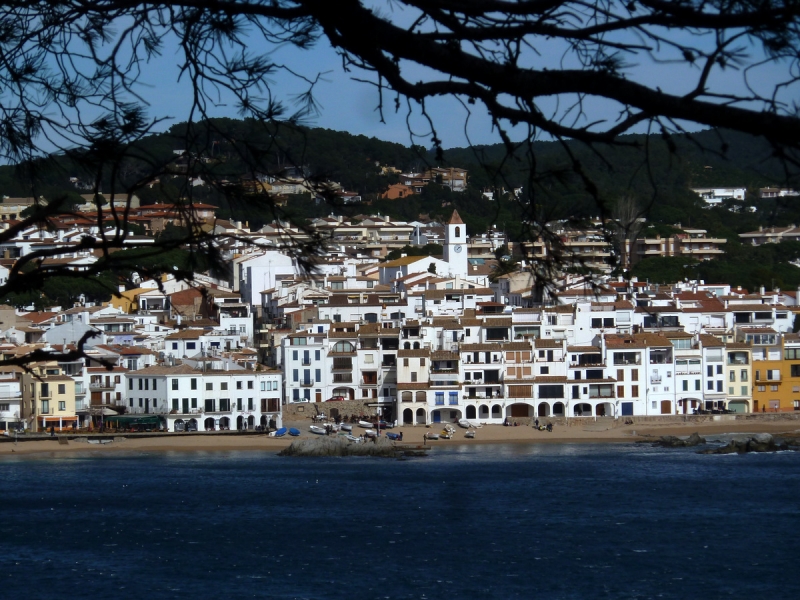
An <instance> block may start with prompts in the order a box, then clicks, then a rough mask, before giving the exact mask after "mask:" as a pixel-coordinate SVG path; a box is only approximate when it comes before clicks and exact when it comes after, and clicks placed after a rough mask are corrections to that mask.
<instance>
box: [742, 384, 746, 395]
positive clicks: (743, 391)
mask: <svg viewBox="0 0 800 600" xmlns="http://www.w3.org/2000/svg"><path fill="white" fill-rule="evenodd" d="M742 396H747V386H746V385H743V386H742Z"/></svg>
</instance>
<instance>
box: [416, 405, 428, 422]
mask: <svg viewBox="0 0 800 600" xmlns="http://www.w3.org/2000/svg"><path fill="white" fill-rule="evenodd" d="M427 421H428V420H427V418H426V416H425V409H424V408H418V409H417V425H425V424H427Z"/></svg>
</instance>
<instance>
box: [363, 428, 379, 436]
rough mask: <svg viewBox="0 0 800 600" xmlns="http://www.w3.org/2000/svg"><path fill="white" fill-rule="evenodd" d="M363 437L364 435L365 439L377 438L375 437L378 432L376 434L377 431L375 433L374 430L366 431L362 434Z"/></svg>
mask: <svg viewBox="0 0 800 600" xmlns="http://www.w3.org/2000/svg"><path fill="white" fill-rule="evenodd" d="M364 435H365V436H366V437H377V435H378V432H377V431H375V430H374V429H367V430H366V431H365V432H364Z"/></svg>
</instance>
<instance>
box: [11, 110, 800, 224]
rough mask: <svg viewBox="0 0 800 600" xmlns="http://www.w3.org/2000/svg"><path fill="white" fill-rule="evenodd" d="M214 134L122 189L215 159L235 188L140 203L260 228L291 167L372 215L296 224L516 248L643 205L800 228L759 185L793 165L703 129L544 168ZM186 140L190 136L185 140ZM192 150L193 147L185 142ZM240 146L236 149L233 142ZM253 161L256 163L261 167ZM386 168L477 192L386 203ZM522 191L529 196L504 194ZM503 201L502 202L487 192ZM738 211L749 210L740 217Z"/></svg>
mask: <svg viewBox="0 0 800 600" xmlns="http://www.w3.org/2000/svg"><path fill="white" fill-rule="evenodd" d="M208 125H209V126H204V125H203V124H201V125H195V126H193V127H194V128H193V129H192V130H191V131H187V125H186V124H178V125H175V126H173V127H172V128H170V129H169V130H168V131H166V132H164V133H161V134H157V135H152V136H149V137H147V138H144V139H143V140H142V141H141V142H139V143H138V145H137V146H136V147H135V152H133V153H132V155H133V156H134V157H133V158H126V159H125V161H124V163H123V165H122V168H121V169H120V170H121V172H122V174H123V176H122V180H123V183H124V182H125V181H126V177H127V181H128V182H131V183H132V182H134V181H136V180H137V177H141V176H142V174H143V173H146V172H147V171H146V168H150V167H152V166H153V165H170V164H171V163H172V162H174V161H175V159H176V157H177V155H176V154H175V151H177V150H186V151H188V152H190V153H192V154H193V155H195V156H202V157H204V158H205V161H204V163H203V164H202V177H204V178H205V179H215V180H218V181H224V182H226V183H227V184H229V185H228V186H227V188H224V191H223V188H221V187H214V186H197V187H190V186H188V185H187V181H188V178H189V176H191V175H196V174H197V172H194V173H192V172H188V171H187V172H179V171H178V170H170V168H169V166H167V168H166V171H167V173H168V174H167V175H165V176H162V177H160V181H159V183H158V184H157V185H155V186H153V187H145V188H142V189H140V190H139V191H138V192H137V194H138V195H139V197H140V198H141V199H142V201H143V202H144V203H154V202H158V201H167V202H169V201H174V200H176V199H177V198H179V197H181V196H186V195H188V194H192V195H193V197H194V198H196V199H197V200H199V201H204V202H210V203H213V204H216V205H218V206H219V207H220V213H219V214H220V216H222V217H230V218H234V219H240V220H243V221H247V222H248V223H249V224H250V225H251V226H253V227H257V226H260V225H261V224H263V223H265V222H269V221H271V220H272V219H273V218H274V217H275V216H276V214H277V213H276V212H275V211H273V210H271V209H262V210H261V211H260V212H259V211H258V210H253V207H252V203H248V193H249V192H248V191H247V190H246V189H244V188H242V187H241V186H239V185H238V183H239V182H240V181H241V180H242V178H248V177H249V178H252V177H253V176H257V175H259V174H260V173H254V172H253V169H252V168H249V167H248V165H252V164H253V163H254V162H255V163H258V164H259V165H260V166H262V167H263V172H269V173H278V172H280V171H281V169H284V168H288V167H303V168H305V170H306V173H307V174H308V176H309V177H311V178H314V179H316V180H319V181H326V180H330V181H336V182H338V183H340V184H341V185H342V186H343V188H345V189H347V190H351V191H355V192H358V193H360V194H361V195H362V197H363V198H364V201H365V203H364V204H362V205H349V206H331V205H329V204H326V203H317V202H314V201H313V200H312V199H311V198H309V197H302V196H301V197H294V198H292V199H290V201H289V202H288V204H287V205H286V207H285V210H286V212H287V213H288V214H289V215H290V216H291V215H294V216H299V217H307V216H320V215H326V214H329V213H331V212H339V213H344V214H347V215H351V216H355V215H357V214H360V213H375V212H379V213H381V214H386V215H390V216H392V217H394V218H401V219H405V220H411V219H416V218H418V217H419V216H421V215H422V216H429V217H431V218H439V217H445V216H446V215H448V214H449V213H450V212H451V211H452V209H453V208H457V209H458V210H459V213H460V214H461V215H462V217H463V218H464V220H465V221H466V223H467V226H468V227H469V229H470V230H471V231H473V232H479V231H482V230H485V229H486V228H487V227H489V226H491V225H497V226H498V227H501V228H504V229H505V230H506V231H507V232H508V234H509V235H510V236H511V238H512V239H520V238H521V237H522V236H524V235H525V234H524V232H523V227H522V223H523V221H525V220H530V218H531V216H532V215H535V216H536V217H537V218H538V219H539V220H552V219H566V218H573V219H583V218H589V217H597V216H603V215H604V216H607V217H609V216H610V217H613V216H614V210H615V208H614V207H615V205H616V204H617V203H618V202H619V201H620V200H621V199H623V198H625V199H627V201H628V202H631V201H632V203H633V205H634V206H636V207H637V208H638V210H639V211H640V212H641V214H642V215H644V216H646V217H647V218H648V219H649V220H651V221H652V222H654V223H661V224H666V225H674V224H677V223H681V224H682V225H684V226H695V227H702V228H706V229H708V230H709V231H710V232H711V233H712V234H714V235H721V236H724V237H728V238H732V239H734V238H735V234H736V233H741V232H743V231H747V230H751V229H754V228H756V227H758V225H760V224H761V225H782V224H789V223H800V208H798V205H799V204H800V203H798V202H796V201H794V200H791V201H782V202H780V203H777V202H775V201H768V202H766V201H765V202H761V201H759V200H758V198H757V190H758V188H759V187H763V186H767V185H779V186H784V187H787V186H794V187H800V183H798V178H797V173H796V172H786V171H785V170H784V167H785V162H783V161H780V160H778V158H776V157H774V156H772V155H771V153H770V150H769V147H768V145H767V144H766V142H764V141H763V140H761V139H759V138H753V137H751V136H746V135H744V134H738V133H732V132H716V131H705V132H701V133H697V134H693V135H691V136H683V137H680V136H679V137H673V138H670V139H662V138H661V137H660V136H656V135H651V136H644V135H640V136H627V137H626V138H624V140H625V142H627V143H628V144H629V145H628V146H627V147H618V148H613V149H612V148H605V147H597V148H594V149H589V148H587V147H585V146H579V145H570V146H569V150H570V152H571V156H568V155H567V153H565V152H564V147H563V146H562V145H561V144H559V143H557V142H536V143H534V144H533V145H532V146H531V147H530V148H532V149H533V151H534V156H535V161H533V160H532V158H531V156H529V154H527V153H526V150H528V148H526V147H522V146H521V147H520V148H519V150H518V151H517V152H516V153H514V154H513V155H511V156H509V155H507V153H506V148H505V147H504V146H501V145H495V146H479V147H475V148H457V149H451V150H447V151H445V153H444V155H443V157H441V158H442V159H443V160H438V161H437V160H436V159H435V156H434V155H433V154H432V153H430V152H427V151H426V150H425V149H424V148H421V147H404V146H402V145H400V144H395V143H389V142H384V141H381V140H378V139H375V138H367V137H365V136H354V135H350V134H348V133H344V132H338V131H331V130H326V129H314V128H299V129H298V128H290V127H286V126H283V125H281V124H279V123H276V124H272V125H270V126H268V127H260V126H255V125H256V124H255V123H253V122H251V121H248V120H235V119H217V120H214V121H213V122H210V124H208ZM187 134H188V135H187ZM187 139H190V140H192V141H191V142H190V143H189V147H186V146H187V142H186V140H187ZM226 140H233V141H226ZM253 159H255V160H253ZM382 166H390V167H395V168H397V169H400V170H401V171H421V170H424V169H425V168H426V167H427V166H458V167H462V168H465V169H468V170H469V189H468V190H467V191H465V192H463V193H457V194H456V193H451V192H450V191H449V189H447V188H443V187H440V186H435V185H433V186H430V187H429V188H428V189H427V190H426V191H425V193H423V194H421V195H419V196H412V197H410V198H404V199H403V200H402V201H389V200H379V199H378V195H379V194H380V193H381V192H382V191H384V190H385V189H386V188H387V187H388V185H390V184H391V183H394V182H396V181H397V176H396V175H392V174H381V167H382ZM105 175H106V178H105V179H103V178H101V181H100V188H101V191H103V192H106V193H108V192H110V191H112V190H111V189H109V188H110V184H109V180H108V178H107V173H106V174H105ZM70 177H77V178H79V179H81V180H84V181H88V182H89V183H91V182H92V181H93V179H92V178H91V177H90V174H88V173H84V172H82V169H81V166H80V157H79V156H69V157H68V156H64V155H62V156H54V157H52V158H51V159H50V160H48V161H42V162H39V163H36V164H28V165H22V166H19V167H10V166H5V167H0V193H2V194H3V195H6V196H31V195H35V196H44V197H46V198H52V197H55V196H57V195H61V194H64V193H65V192H72V193H75V192H81V193H86V190H77V189H76V188H75V187H74V186H73V185H71V184H70V181H69V179H70ZM705 186H746V187H747V188H748V190H749V197H748V201H747V202H746V204H748V205H751V206H755V207H756V208H757V211H756V212H755V213H750V212H747V211H742V210H741V207H736V206H733V207H728V208H733V210H728V208H725V209H714V210H708V209H706V208H704V207H703V203H702V202H701V201H700V200H699V199H698V198H697V197H696V196H695V195H694V194H693V193H691V192H690V190H689V188H690V187H705ZM513 188H522V194H521V195H519V196H518V197H514V196H512V195H510V194H506V195H505V196H503V192H504V191H505V192H509V191H510V190H512V189H513ZM484 190H491V191H494V192H495V201H493V202H492V201H489V200H488V199H487V198H485V197H484V196H483V194H482V192H483V191H484ZM736 210H738V211H739V212H735V211H736Z"/></svg>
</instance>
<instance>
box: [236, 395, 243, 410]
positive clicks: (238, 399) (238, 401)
mask: <svg viewBox="0 0 800 600" xmlns="http://www.w3.org/2000/svg"><path fill="white" fill-rule="evenodd" d="M236 410H242V399H241V398H237V399H236Z"/></svg>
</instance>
